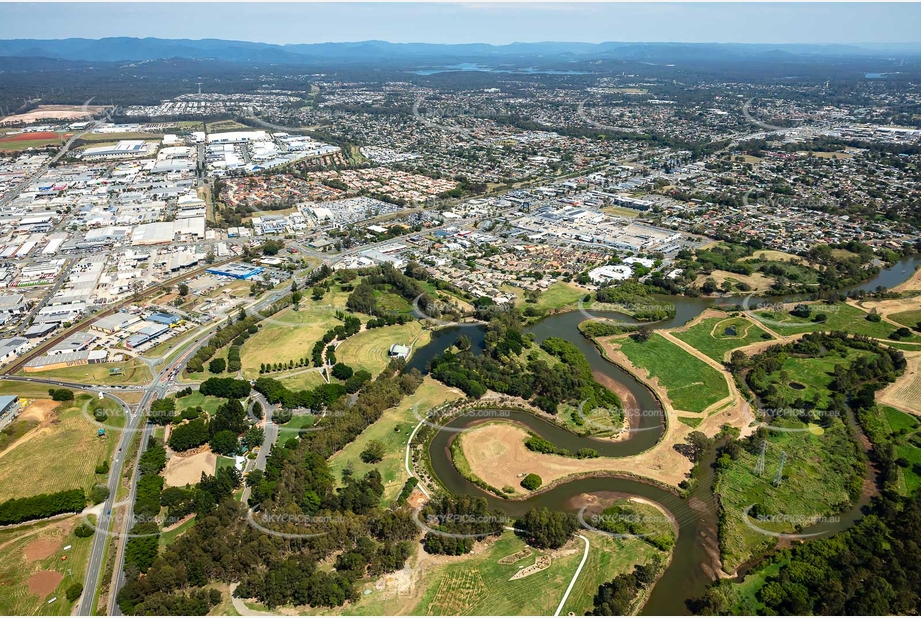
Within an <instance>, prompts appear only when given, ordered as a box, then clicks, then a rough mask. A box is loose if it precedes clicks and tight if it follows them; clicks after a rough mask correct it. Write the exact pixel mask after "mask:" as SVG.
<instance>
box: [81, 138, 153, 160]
mask: <svg viewBox="0 0 921 618" xmlns="http://www.w3.org/2000/svg"><path fill="white" fill-rule="evenodd" d="M150 150H151V145H149V144H148V143H147V142H145V141H144V140H121V141H120V142H118V143H117V144H115V145H114V146H96V147H94V148H86V149H85V150H83V152H82V153H81V157H82V158H83V159H87V160H91V161H92V160H97V159H127V158H131V157H144V156H147V155H148V154H150Z"/></svg>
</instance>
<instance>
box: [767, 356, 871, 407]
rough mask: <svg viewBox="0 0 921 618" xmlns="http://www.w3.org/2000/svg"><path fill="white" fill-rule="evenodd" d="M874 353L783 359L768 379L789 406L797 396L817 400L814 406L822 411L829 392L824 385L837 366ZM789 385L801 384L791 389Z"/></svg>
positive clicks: (830, 378)
mask: <svg viewBox="0 0 921 618" xmlns="http://www.w3.org/2000/svg"><path fill="white" fill-rule="evenodd" d="M862 355H866V356H868V357H873V356H875V355H874V354H870V353H868V352H860V351H858V350H853V349H849V351H848V354H847V355H846V356H839V355H837V354H835V355H829V356H823V357H821V358H798V357H789V358H787V359H786V360H785V361H784V363H783V365H782V366H781V368H780V371H776V372H774V373H772V374H770V376H769V380H770V381H771V382H772V383H773V384H774V385H775V386H776V388H777V391H778V392H779V393H780V394H781V395H782V396H783V398H784V400H785V401H786V402H788V403H789V404H790V405H793V402H794V401H796V400H797V399H802V400H803V401H808V402H813V401H814V402H817V407H818V409H820V410H824V409H825V406H826V405H828V403H829V399H830V397H831V393H830V392H829V390H828V385H829V384H830V383H831V381H832V375H833V373H834V371H835V367H836V366H837V365H841V364H845V365H849V364H851V362H853V361H854V359H856V358H857V357H858V356H862ZM791 384H798V385H800V386H805V388H794V387H793V386H791Z"/></svg>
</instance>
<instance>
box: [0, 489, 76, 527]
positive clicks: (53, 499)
mask: <svg viewBox="0 0 921 618" xmlns="http://www.w3.org/2000/svg"><path fill="white" fill-rule="evenodd" d="M85 507H86V495H85V494H84V493H83V490H82V489H68V490H65V491H59V492H56V493H53V494H38V495H37V496H29V497H28V498H13V499H12V500H7V501H6V502H2V503H0V526H5V525H8V524H18V523H20V522H23V521H29V520H30V519H43V518H45V517H51V516H52V515H59V514H61V513H79V512H80V511H82V510H83V509H84V508H85Z"/></svg>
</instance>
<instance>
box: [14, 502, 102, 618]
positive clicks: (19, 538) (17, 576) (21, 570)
mask: <svg viewBox="0 0 921 618" xmlns="http://www.w3.org/2000/svg"><path fill="white" fill-rule="evenodd" d="M81 521H82V519H81V517H80V516H78V515H75V516H73V517H69V518H67V519H64V520H60V521H55V522H53V523H36V524H32V525H27V526H17V527H15V528H11V529H8V530H7V531H5V534H3V535H2V536H0V582H2V590H3V592H2V593H0V613H2V614H3V615H6V616H10V615H12V616H17V615H18V616H23V615H52V616H68V615H70V614H71V611H72V608H73V605H74V604H73V603H72V602H70V601H68V600H67V598H66V596H65V594H64V593H65V591H66V590H67V588H68V587H69V586H70V585H71V584H73V583H74V582H75V581H78V582H81V583H82V582H83V578H84V576H85V574H86V565H87V561H88V559H89V552H90V548H91V547H92V543H93V537H88V538H84V539H81V538H77V536H76V535H74V534H73V528H74V527H75V526H77V525H79V524H80V522H81ZM68 545H70V549H67V550H65V549H64V547H67V546H68ZM64 556H66V559H64V560H62V557H64ZM53 598H56V600H55V601H54V602H53V603H48V601H50V600H51V599H53Z"/></svg>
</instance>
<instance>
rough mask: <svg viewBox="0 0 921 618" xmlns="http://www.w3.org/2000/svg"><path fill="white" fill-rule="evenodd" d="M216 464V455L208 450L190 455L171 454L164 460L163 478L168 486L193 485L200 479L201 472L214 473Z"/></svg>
mask: <svg viewBox="0 0 921 618" xmlns="http://www.w3.org/2000/svg"><path fill="white" fill-rule="evenodd" d="M216 465H217V455H215V454H214V453H212V452H211V451H210V450H203V451H201V452H200V453H196V454H195V455H192V456H190V457H179V456H177V455H176V454H173V455H172V457H170V458H169V461H167V462H166V468H165V469H164V470H163V478H165V479H166V485H168V486H170V487H185V486H186V485H194V484H195V483H197V482H198V481H199V480H201V473H202V472H204V473H205V474H214V468H215V466H216Z"/></svg>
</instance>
